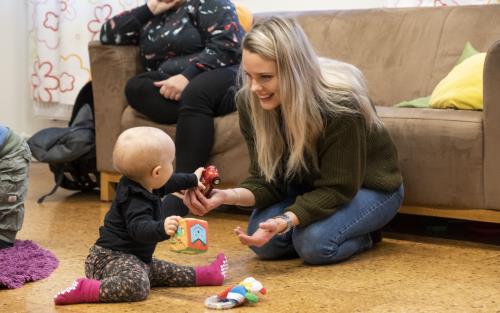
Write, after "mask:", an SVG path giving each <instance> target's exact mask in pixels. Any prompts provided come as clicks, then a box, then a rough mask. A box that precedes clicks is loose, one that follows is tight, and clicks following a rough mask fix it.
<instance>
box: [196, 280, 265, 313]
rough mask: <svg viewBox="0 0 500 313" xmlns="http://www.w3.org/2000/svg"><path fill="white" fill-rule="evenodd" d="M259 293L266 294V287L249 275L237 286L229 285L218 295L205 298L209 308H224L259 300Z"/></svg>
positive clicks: (253, 302)
mask: <svg viewBox="0 0 500 313" xmlns="http://www.w3.org/2000/svg"><path fill="white" fill-rule="evenodd" d="M258 294H261V295H265V294H266V288H264V286H263V285H262V283H261V282H259V281H258V280H256V279H255V278H253V277H247V278H245V279H244V280H242V281H241V282H239V283H238V285H236V286H232V287H228V288H226V289H225V290H224V291H222V292H221V293H219V294H218V295H214V296H210V297H208V298H207V299H206V300H205V306H206V307H207V308H209V309H216V310H224V309H231V308H234V307H235V306H239V305H243V304H245V303H247V302H248V303H250V304H255V303H257V302H259V297H258Z"/></svg>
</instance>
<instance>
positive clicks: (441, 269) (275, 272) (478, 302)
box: [0, 164, 500, 313]
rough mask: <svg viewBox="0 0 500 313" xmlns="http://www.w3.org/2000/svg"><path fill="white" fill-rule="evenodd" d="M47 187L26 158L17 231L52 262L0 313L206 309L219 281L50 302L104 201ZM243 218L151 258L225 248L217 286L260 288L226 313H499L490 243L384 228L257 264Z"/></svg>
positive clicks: (78, 265) (1, 305)
mask: <svg viewBox="0 0 500 313" xmlns="http://www.w3.org/2000/svg"><path fill="white" fill-rule="evenodd" d="M52 184H53V178H52V175H51V174H50V173H49V171H48V169H47V167H46V165H44V164H34V165H33V167H32V171H31V177H30V190H29V193H28V200H27V202H26V217H25V222H24V226H23V230H22V231H21V232H20V234H19V236H18V238H19V239H30V240H33V241H35V242H36V243H37V244H39V245H40V246H42V247H44V248H47V249H49V250H51V251H52V252H53V253H54V254H55V255H56V256H57V257H58V259H59V261H60V264H59V267H58V268H57V269H56V270H55V271H54V272H53V273H52V274H51V275H50V276H49V277H48V278H46V279H43V280H40V281H37V282H31V283H28V284H25V285H24V286H23V287H21V288H19V289H13V290H7V289H0V312H43V313H45V312H106V313H112V312H215V311H212V310H208V309H205V308H204V306H203V301H204V299H205V298H206V297H207V296H210V295H212V294H215V293H217V292H219V291H221V290H222V289H223V287H196V288H158V289H153V291H152V292H151V294H150V296H149V298H148V299H147V300H146V301H143V302H137V303H121V304H92V305H87V304H80V305H72V306H64V307H56V306H54V304H53V302H52V301H53V300H52V297H53V295H54V294H56V293H57V292H58V291H60V290H61V289H64V288H66V287H67V286H69V285H70V284H71V282H72V281H73V280H74V279H75V278H77V277H80V276H82V275H83V274H84V271H83V261H84V259H85V257H86V255H87V251H88V248H89V247H90V245H92V244H93V243H94V241H95V239H96V236H97V230H98V227H99V225H100V224H101V222H102V219H103V217H104V214H105V213H106V211H107V208H108V205H109V204H108V203H102V202H100V201H99V199H98V193H97V192H95V193H91V194H81V193H72V192H69V191H65V190H62V189H60V190H59V191H58V192H57V193H56V194H55V195H54V196H52V197H49V198H48V199H47V200H46V202H45V203H43V204H42V205H38V204H37V203H36V198H37V197H38V196H40V195H42V194H43V193H44V192H46V191H47V190H49V189H50V188H51V187H52ZM246 217H247V216H246V215H242V214H234V213H223V212H214V213H212V214H210V215H209V216H207V217H206V219H207V220H208V222H209V225H210V228H209V229H210V230H209V234H210V249H209V251H208V252H207V253H205V254H202V255H195V256H190V255H181V254H175V253H173V252H169V250H168V245H167V244H166V243H162V244H160V245H159V246H158V248H157V250H156V257H159V258H164V259H167V260H170V261H172V262H178V263H184V264H190V265H197V264H200V263H206V262H208V261H211V260H212V259H213V258H214V256H215V255H216V254H217V252H219V251H224V252H225V253H226V255H227V256H228V259H229V264H230V270H229V275H230V277H229V279H228V280H227V282H226V284H232V283H237V282H238V281H240V280H241V279H243V278H245V277H247V276H253V277H255V278H257V279H258V280H260V281H261V282H262V283H263V284H264V286H265V287H266V288H267V290H268V293H267V294H266V295H265V296H263V297H261V301H260V302H259V303H258V304H257V305H255V306H254V307H250V306H245V307H240V308H237V309H233V310H231V312H234V311H239V312H272V313H280V312H287V313H292V312H338V313H340V312H373V313H375V312H453V313H456V312H500V247H499V246H494V245H486V244H479V243H471V242H466V241H456V240H447V239H436V238H429V237H419V236H410V235H402V234H385V237H384V240H383V241H382V242H381V243H380V244H379V245H377V246H376V247H375V248H374V249H372V250H370V251H369V252H366V253H364V254H361V255H358V256H355V257H353V258H352V259H351V260H349V261H347V262H344V263H341V264H336V265H330V266H307V265H304V264H303V263H302V262H301V261H300V260H298V259H296V260H287V261H259V260H257V259H255V257H254V255H253V254H252V252H251V251H250V250H249V249H247V248H246V247H243V246H241V245H240V244H239V242H238V240H237V238H236V237H235V236H233V235H232V233H231V230H232V229H233V227H234V226H236V225H240V226H246ZM0 270H1V269H0Z"/></svg>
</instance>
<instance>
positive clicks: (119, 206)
mask: <svg viewBox="0 0 500 313" xmlns="http://www.w3.org/2000/svg"><path fill="white" fill-rule="evenodd" d="M174 155H175V146H174V143H173V141H172V139H171V138H170V137H169V136H168V135H167V134H166V133H164V132H163V131H161V130H160V129H157V128H153V127H135V128H130V129H128V130H126V131H124V132H123V133H122V134H121V135H120V136H119V137H118V140H117V141H116V145H115V148H114V151H113V164H114V167H115V168H116V170H117V171H118V172H119V173H121V174H122V175H123V177H122V178H121V180H120V182H119V183H118V186H117V189H116V198H115V200H114V201H113V203H112V204H111V208H110V209H109V211H108V213H107V214H106V216H105V218H104V225H103V226H101V227H100V229H99V233H100V236H99V238H98V239H97V241H96V243H95V245H94V246H92V247H91V248H90V253H89V255H88V257H87V259H86V261H85V275H86V276H87V278H79V279H77V280H76V281H75V282H74V283H73V285H72V286H71V287H69V288H67V289H66V290H64V291H62V292H60V293H59V294H58V295H56V296H55V298H54V302H55V304H58V305H60V304H74V303H85V302H86V303H90V302H129V301H141V300H144V299H146V297H147V296H148V294H149V290H150V287H157V286H168V287H177V286H183V287H184V286H207V285H222V283H223V282H224V278H225V274H226V271H227V260H226V257H225V256H224V254H223V253H220V254H219V255H217V258H216V259H215V261H214V262H213V263H211V264H209V265H207V266H198V267H191V266H182V265H177V264H173V263H169V262H166V261H162V260H157V259H155V258H153V252H154V250H155V248H156V244H157V243H158V242H160V241H164V240H166V239H168V238H169V237H170V236H172V235H174V234H175V232H176V230H177V227H178V222H179V220H180V217H179V216H169V217H165V216H164V215H165V214H164V212H162V208H161V198H162V197H163V196H164V195H165V194H167V193H172V192H178V191H181V190H184V189H188V188H195V187H200V188H202V185H200V184H201V183H200V182H199V178H200V175H201V173H202V171H203V168H199V169H197V170H196V171H195V172H194V173H193V174H180V173H176V174H173V175H172V173H173V167H172V162H173V160H174Z"/></svg>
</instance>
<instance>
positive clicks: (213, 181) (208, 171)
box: [200, 165, 221, 196]
mask: <svg viewBox="0 0 500 313" xmlns="http://www.w3.org/2000/svg"><path fill="white" fill-rule="evenodd" d="M200 181H201V183H202V184H203V185H204V186H205V190H203V194H204V195H205V196H208V195H209V194H210V192H212V189H214V186H217V185H219V184H220V183H221V179H220V176H219V171H218V170H217V168H216V167H215V166H214V165H209V166H207V167H206V168H205V170H204V171H203V173H201V178H200Z"/></svg>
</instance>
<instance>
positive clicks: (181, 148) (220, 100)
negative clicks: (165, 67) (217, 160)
mask: <svg viewBox="0 0 500 313" xmlns="http://www.w3.org/2000/svg"><path fill="white" fill-rule="evenodd" d="M237 71H238V68H237V66H232V67H226V68H219V69H215V70H210V71H207V72H203V73H201V74H199V75H198V76H196V77H195V78H193V80H192V81H190V82H189V84H188V85H187V86H186V88H185V89H184V91H183V93H182V97H181V100H180V101H174V100H169V99H166V98H164V97H163V96H162V95H161V94H160V92H159V88H158V87H156V86H154V85H153V82H155V81H161V80H165V79H167V78H168V77H169V76H168V75H166V74H163V73H160V72H157V71H153V72H145V73H142V74H139V75H137V76H134V77H132V78H131V79H130V80H129V81H128V82H127V85H126V87H125V95H126V97H127V101H128V103H129V105H130V106H131V107H133V108H134V109H135V110H136V111H138V112H140V113H142V114H144V115H146V116H147V117H148V118H150V119H151V120H152V121H154V122H156V123H160V124H175V123H177V129H176V135H175V145H176V149H175V151H176V152H175V154H176V155H175V160H176V161H175V162H176V164H175V171H176V172H180V173H192V172H194V170H196V169H197V168H198V167H200V166H206V165H207V162H208V158H209V156H210V151H211V150H212V146H213V143H214V121H213V118H214V117H216V116H221V115H225V114H228V113H231V112H234V111H235V110H236V107H235V103H234V95H235V89H236V88H235V82H236V75H237Z"/></svg>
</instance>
